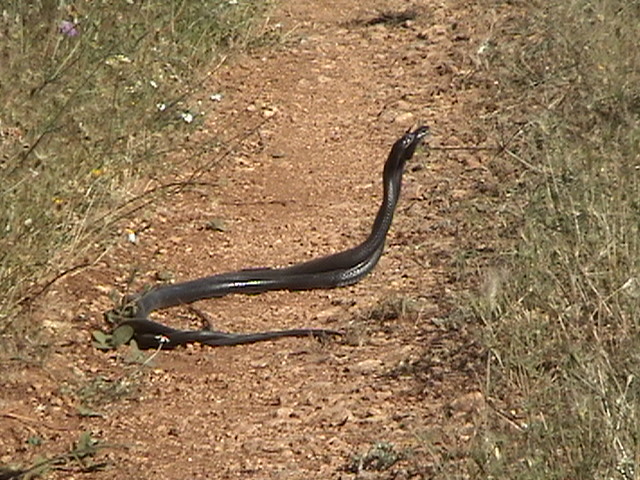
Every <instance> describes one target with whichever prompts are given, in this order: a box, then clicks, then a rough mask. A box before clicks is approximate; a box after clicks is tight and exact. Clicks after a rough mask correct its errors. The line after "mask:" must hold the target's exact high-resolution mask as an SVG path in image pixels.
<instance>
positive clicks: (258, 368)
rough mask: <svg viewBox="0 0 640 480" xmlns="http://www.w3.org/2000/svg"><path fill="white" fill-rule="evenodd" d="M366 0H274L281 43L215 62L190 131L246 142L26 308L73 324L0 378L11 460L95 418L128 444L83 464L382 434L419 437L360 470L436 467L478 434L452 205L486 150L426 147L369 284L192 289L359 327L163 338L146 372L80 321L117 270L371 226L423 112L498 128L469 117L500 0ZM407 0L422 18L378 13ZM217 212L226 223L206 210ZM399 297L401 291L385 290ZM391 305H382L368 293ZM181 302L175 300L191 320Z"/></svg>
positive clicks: (278, 470)
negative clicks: (201, 342) (205, 344)
mask: <svg viewBox="0 0 640 480" xmlns="http://www.w3.org/2000/svg"><path fill="white" fill-rule="evenodd" d="M361 3H362V2H355V1H348V0H334V1H323V2H296V1H289V0H282V1H281V2H279V6H278V7H277V10H276V12H275V13H274V16H273V18H272V22H274V23H275V22H279V23H280V24H281V28H282V31H283V32H285V34H284V42H283V44H282V45H280V46H277V47H276V48H273V47H272V46H269V47H268V48H265V49H264V50H259V51H257V52H256V53H255V54H252V55H249V56H246V57H244V58H239V59H236V60H234V61H233V62H232V63H230V64H228V65H225V66H223V67H222V68H221V69H220V70H219V71H218V72H217V73H216V74H215V75H214V76H213V77H212V78H213V79H212V81H211V83H210V84H209V85H207V87H206V89H205V91H204V92H203V99H205V102H206V98H207V97H208V96H209V95H211V94H212V93H218V92H220V93H222V94H223V99H222V101H221V102H220V103H216V104H215V105H214V106H213V107H211V108H212V111H211V112H209V115H208V117H207V120H206V124H205V125H204V126H203V131H202V132H201V133H200V134H199V136H201V137H204V138H206V137H207V136H211V135H218V136H220V137H222V138H225V139H230V138H234V137H236V136H240V137H241V138H242V141H241V143H240V145H239V146H238V148H237V149H236V151H235V153H234V154H233V155H232V156H230V157H227V158H226V159H224V160H223V161H222V162H221V163H220V165H219V168H218V167H217V168H216V169H214V171H212V172H210V173H209V174H207V176H206V178H204V180H206V181H207V182H209V183H210V184H211V185H214V186H215V187H214V188H211V187H207V186H202V187H197V188H194V189H192V190H190V191H185V192H183V193H180V194H177V195H174V196H172V197H171V198H170V199H168V201H167V202H166V203H164V204H161V205H158V206H156V208H155V211H153V212H147V213H146V214H145V215H141V216H140V217H139V218H136V219H133V220H132V221H131V223H130V224H128V225H123V228H124V227H126V226H129V227H131V228H133V229H135V230H137V231H138V244H137V245H132V244H130V243H127V242H126V241H124V240H123V241H122V242H121V243H120V244H119V245H118V247H117V248H115V249H113V250H112V251H110V252H109V253H108V255H107V256H106V257H105V258H104V259H103V260H102V261H101V262H100V264H99V265H97V266H95V267H93V268H91V269H89V270H85V271H83V272H81V273H79V274H77V275H75V276H72V277H69V278H68V279H66V280H65V281H64V282H61V283H60V284H59V285H56V287H55V288H54V289H52V291H51V292H50V293H49V294H48V296H47V298H46V300H45V301H46V303H47V313H46V314H44V313H43V312H42V311H41V312H38V311H36V312H34V315H41V316H42V315H44V321H45V322H46V324H47V325H49V326H50V328H51V331H52V332H53V335H52V338H56V339H57V338H61V340H60V341H58V340H56V341H55V343H53V344H52V347H51V356H50V357H49V359H50V361H49V362H48V363H47V365H45V366H44V367H42V366H37V365H33V366H29V365H26V366H25V365H22V364H20V368H19V369H16V371H15V372H13V371H12V372H9V373H8V374H7V376H6V379H5V380H3V382H4V385H3V386H2V388H3V389H4V390H5V392H11V393H9V394H8V395H6V397H5V398H4V399H3V403H2V405H1V406H0V413H3V414H5V416H4V417H3V418H2V419H1V420H0V422H1V424H2V428H1V429H0V433H1V436H2V440H0V461H1V462H3V463H9V462H12V461H16V459H17V460H18V461H21V462H25V461H28V460H29V459H32V458H34V457H35V456H36V455H37V454H39V453H46V454H51V452H64V451H66V450H67V449H68V445H69V443H70V442H71V441H72V440H73V439H76V438H77V437H78V435H79V434H80V432H82V431H89V432H91V434H92V435H93V436H94V437H95V438H98V439H103V440H105V441H107V442H109V443H111V444H118V445H125V446H127V448H126V449H121V448H116V449H113V450H109V451H108V452H107V453H101V454H100V458H101V459H103V460H105V461H107V462H109V466H108V468H107V469H106V470H105V471H104V472H96V473H94V474H92V478H168V479H182V478H184V479H187V478H189V479H191V478H212V479H223V478H229V479H231V478H234V479H235V478H256V479H266V478H269V479H273V478H283V479H284V478H286V479H309V478H317V479H328V478H353V477H354V474H353V473H350V472H347V471H345V466H346V465H347V464H348V463H349V461H350V459H351V458H352V456H353V455H355V454H364V453H366V452H368V451H369V450H370V449H371V447H372V445H374V444H375V443H376V442H389V443H392V444H393V445H394V446H395V447H394V448H395V451H396V452H403V451H406V452H408V451H411V452H412V454H411V455H409V456H408V458H406V459H404V460H402V461H401V462H399V463H398V464H396V465H395V466H394V467H392V468H391V469H390V470H388V471H381V472H376V471H365V472H362V473H360V475H359V478H413V477H415V478H418V477H420V476H433V475H436V474H437V473H438V472H441V469H442V468H444V467H443V466H442V465H443V464H442V463H441V461H442V458H443V456H449V457H451V456H452V455H453V456H454V458H455V455H456V454H457V453H456V452H458V449H459V448H460V447H462V446H464V445H466V444H467V442H468V441H469V440H470V438H472V436H473V433H474V422H475V421H476V420H477V416H478V415H479V412H480V411H481V408H480V405H481V403H482V397H481V395H480V394H479V393H478V390H479V388H480V387H479V385H480V379H479V378H478V376H477V372H478V367H477V361H478V358H477V355H476V353H475V352H474V351H473V348H471V347H472V346H473V344H472V343H470V341H469V339H468V338H467V337H466V336H465V332H466V328H465V327H464V326H460V325H454V322H452V321H451V318H450V313H451V312H450V309H449V301H450V298H451V296H450V293H451V291H454V290H457V289H459V288H461V287H460V286H459V285H458V284H457V283H456V270H455V256H456V254H457V253H456V252H457V251H458V249H459V248H460V246H466V247H468V248H475V247H478V245H474V239H472V238H468V237H465V232H464V219H465V215H466V214H465V212H461V211H460V210H459V208H458V207H457V204H458V202H459V201H460V200H461V199H463V198H468V197H470V196H473V195H478V189H477V186H478V185H479V184H482V185H485V184H486V183H487V182H490V181H491V178H489V177H488V175H489V174H488V173H487V171H486V170H485V169H484V168H483V162H486V160H487V159H486V158H483V157H482V156H480V154H479V153H473V154H469V153H464V154H463V153H456V154H455V155H453V154H451V155H445V154H444V153H443V152H441V151H438V152H432V153H431V154H430V155H427V153H425V152H424V151H423V152H422V153H419V154H418V155H417V156H416V158H415V159H414V161H413V163H412V165H411V166H410V167H409V169H408V171H407V173H406V175H405V181H404V186H403V189H404V190H403V197H402V199H401V203H400V206H399V209H398V211H397V213H396V219H395V221H394V225H393V226H392V230H391V232H390V236H389V238H388V242H387V248H386V251H385V254H384V256H383V258H382V260H381V261H380V263H379V265H378V266H377V268H376V270H375V271H374V273H373V274H372V275H370V276H369V277H367V278H366V279H365V280H364V281H363V282H361V283H360V284H358V285H356V286H354V287H349V288H344V289H338V290H332V291H317V292H301V293H288V292H277V293H269V294H264V295H259V296H250V297H241V296H239V297H231V298H225V299H221V300H216V301H210V302H202V303H201V304H199V305H198V306H199V307H201V308H202V309H203V310H204V311H206V312H207V313H208V314H209V315H210V316H211V317H212V318H213V319H214V322H215V325H216V327H217V328H221V329H224V330H229V331H258V330H267V329H276V328H293V327H301V326H317V327H328V328H340V329H345V330H346V331H348V332H349V333H350V335H349V338H348V339H347V340H346V341H344V342H330V343H328V344H326V345H320V344H318V343H317V342H315V341H313V340H307V339H291V340H283V341H279V342H276V343H265V344H259V345H253V346H247V347H239V348H220V349H203V348H200V347H192V348H186V349H181V350H178V351H175V352H171V353H161V354H160V355H159V356H158V357H157V358H156V359H155V366H154V368H153V369H145V371H144V373H141V374H135V373H134V372H135V371H136V369H137V368H138V367H135V366H133V367H132V366H128V365H127V364H126V363H125V362H124V353H122V352H118V353H117V354H116V353H103V352H100V351H97V350H95V349H93V348H91V346H90V345H89V343H88V341H87V337H88V335H89V332H90V331H91V329H92V328H96V327H99V326H101V325H102V323H101V312H102V311H104V310H105V309H107V308H108V307H110V302H109V299H108V297H107V295H106V293H107V292H108V290H109V289H111V288H114V287H116V288H118V289H123V288H124V281H125V278H126V276H127V275H128V273H129V272H130V270H131V269H132V268H134V267H135V268H139V269H140V272H139V277H138V283H136V287H135V288H140V287H141V286H142V285H143V284H144V283H146V282H148V283H152V282H154V281H155V277H156V276H157V274H158V273H159V272H165V271H170V272H171V273H172V274H173V275H174V277H175V278H176V279H177V280H185V279H190V278H195V277H198V276H201V275H205V274H210V273H212V272H218V271H226V270H233V269H236V268H243V267H249V266H267V265H282V264H289V263H294V262H298V261H301V260H305V259H309V258H312V257H315V256H318V255H322V254H327V253H331V252H335V251H339V250H342V249H344V248H346V247H349V246H352V245H354V244H356V243H358V242H359V241H361V239H363V238H364V237H365V236H366V235H367V233H368V231H369V229H370V226H371V223H372V219H373V217H374V215H375V212H376V209H377V206H378V204H379V202H380V197H381V171H382V165H383V162H384V159H385V158H386V155H387V153H388V150H389V148H390V146H391V144H392V143H393V141H395V139H396V138H398V137H399V136H400V135H401V134H402V133H403V132H404V130H406V128H408V127H410V126H412V125H414V124H418V123H420V124H422V123H424V124H428V125H431V126H432V128H433V132H434V139H433V143H435V144H448V145H461V144H476V143H481V142H483V141H485V138H483V136H482V134H481V133H480V129H478V130H475V129H474V128H472V127H471V125H472V124H474V123H476V122H474V119H473V116H474V115H476V113H474V114H473V115H472V106H476V107H477V105H478V104H479V102H478V98H479V97H480V96H481V95H483V94H484V92H485V86H484V84H483V79H482V74H481V73H480V72H479V71H478V70H477V68H478V66H479V62H480V61H481V59H480V58H477V52H478V49H479V47H480V46H481V45H482V44H483V42H485V41H486V40H487V38H488V37H487V35H488V33H487V32H488V29H489V22H490V20H491V18H489V15H488V14H485V13H484V12H483V11H482V9H481V8H480V7H479V6H477V5H475V4H472V3H470V2H456V1H453V0H452V1H444V2H429V1H423V2H412V3H411V4H409V3H407V2H405V1H399V0H397V1H396V0H379V1H376V2H372V3H371V2H370V3H369V4H368V5H367V6H366V7H361V6H359V5H360V4H361ZM409 11H411V12H413V13H415V18H411V19H405V20H403V19H400V20H398V21H397V22H396V21H395V20H396V19H395V18H394V17H393V15H386V16H385V15H381V13H389V14H390V13H396V14H398V13H403V12H405V13H407V12H409ZM493 15H494V16H495V15H498V13H495V12H494V13H493ZM258 125H261V126H259V127H258V128H257V129H255V128H254V127H256V126H258ZM247 132H252V133H250V134H249V133H247ZM185 170H186V171H189V166H185ZM214 218H220V219H223V220H224V222H225V224H226V230H225V231H223V232H220V231H214V230H208V229H205V228H203V227H204V226H205V225H206V223H207V222H208V221H210V220H212V219H214ZM122 237H123V238H124V235H122ZM394 298H395V299H398V298H399V299H403V302H401V308H398V307H397V304H398V302H396V308H395V310H394V309H392V308H391V309H390V308H389V305H391V304H393V302H390V301H389V299H394ZM385 305H386V306H387V310H388V311H391V313H387V314H386V317H385V316H383V318H380V315H376V311H372V309H374V310H376V308H377V310H378V311H379V310H380V309H381V307H384V306H385ZM394 311H395V314H394ZM177 313H179V312H175V311H174V312H170V314H166V316H165V319H166V321H167V322H171V323H172V324H173V325H175V324H179V323H180V322H182V323H183V324H184V325H189V324H191V325H193V322H194V320H193V319H191V320H190V319H188V318H186V317H180V316H178V315H177ZM176 317H178V318H176ZM100 378H101V379H102V380H99V379H100ZM89 385H92V386H93V390H87V386H89ZM78 386H84V387H85V390H84V391H83V393H81V394H80V395H79V394H78V390H77V388H78ZM119 388H121V389H123V390H126V391H127V392H128V391H130V390H133V393H129V394H128V395H126V396H125V398H123V399H119V400H117V401H116V400H114V401H109V402H103V403H99V404H98V405H97V406H96V407H95V410H96V412H97V413H98V414H99V416H96V417H87V416H82V417H81V416H78V407H79V406H80V404H81V403H82V399H83V398H84V399H85V400H86V399H92V400H93V401H95V400H96V398H99V397H101V396H106V397H107V399H108V398H109V397H108V396H109V395H115V394H116V393H117V390H118V389H119ZM83 395H84V397H83ZM25 398H27V399H28V401H26V402H25ZM43 422H46V424H44V423H43ZM29 436H37V437H38V438H40V439H41V440H42V442H43V444H42V446H41V447H40V450H38V448H35V447H32V446H28V445H26V444H25V443H24V439H25V438H27V437H29ZM3 450H4V451H7V452H8V453H6V454H2V451H3ZM461 461H463V460H461ZM450 464H451V460H449V463H447V465H450ZM447 468H449V467H447ZM460 471H461V472H462V471H464V468H463V467H462V466H461V467H460ZM51 476H52V478H72V477H70V476H69V474H68V473H66V472H55V473H52V474H51ZM80 476H81V475H79V474H78V475H77V477H76V478H79V477H80ZM82 478H85V477H82Z"/></svg>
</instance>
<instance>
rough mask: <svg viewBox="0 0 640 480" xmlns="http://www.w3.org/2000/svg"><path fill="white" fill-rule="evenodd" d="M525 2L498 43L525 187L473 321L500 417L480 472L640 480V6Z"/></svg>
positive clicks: (488, 436) (475, 454)
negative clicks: (483, 350) (477, 328)
mask: <svg viewBox="0 0 640 480" xmlns="http://www.w3.org/2000/svg"><path fill="white" fill-rule="evenodd" d="M515 3H516V4H517V6H519V7H520V8H522V9H523V10H524V14H523V15H522V16H521V17H520V18H512V19H511V20H509V23H507V24H506V25H503V26H502V29H503V30H502V31H501V32H497V33H498V34H497V35H496V42H493V43H490V44H488V45H487V52H489V53H488V63H487V66H488V68H489V70H490V71H492V72H493V74H494V75H495V80H496V81H497V85H498V86H497V87H496V88H497V92H496V97H495V99H496V101H497V102H498V109H497V115H495V116H494V118H495V119H496V125H497V131H500V132H502V131H512V132H517V133H516V135H515V136H514V137H513V138H512V141H511V142H510V143H509V145H508V146H507V148H508V151H507V152H505V155H506V158H507V159H508V160H509V161H510V162H511V163H512V164H513V165H515V166H517V174H516V175H513V176H512V178H511V181H510V183H508V184H505V186H504V190H503V191H502V196H501V198H500V199H499V201H497V202H496V204H495V212H494V213H495V216H494V217H492V216H491V215H489V216H488V217H492V218H493V219H498V223H502V224H503V225H507V227H506V228H504V229H503V231H502V232H501V237H502V239H503V241H502V244H501V245H499V246H497V247H498V253H496V254H495V256H493V257H492V258H490V259H489V261H488V262H487V263H489V264H490V265H491V268H485V270H486V271H487V272H489V273H488V274H487V278H486V281H485V288H483V289H482V291H483V293H482V294H481V296H480V297H479V298H477V299H476V302H475V305H474V308H473V309H472V311H471V312H470V313H471V317H472V318H473V319H475V321H476V322H477V323H478V324H479V325H480V327H481V331H482V335H483V342H484V345H485V347H486V352H487V355H488V358H487V359H486V371H485V372H484V381H485V387H484V388H485V392H484V393H485V398H486V399H487V400H488V403H489V406H490V409H489V414H488V416H487V417H486V419H485V420H483V421H482V422H481V424H479V425H478V426H477V428H478V430H477V431H478V435H477V436H476V439H475V442H474V445H473V449H472V451H471V457H470V458H471V460H470V465H471V471H472V472H475V473H474V476H476V477H477V478H496V479H513V478H518V479H553V478H557V479H564V478H601V479H632V478H638V476H639V475H640V468H639V465H638V459H639V457H638V452H640V50H639V49H638V25H640V3H638V2H637V1H631V2H628V1H621V0H570V1H566V2H515ZM482 216H483V217H485V221H488V220H486V218H488V217H487V216H486V215H482ZM486 260H487V259H486V258H485V259H484V260H483V261H485V262H486Z"/></svg>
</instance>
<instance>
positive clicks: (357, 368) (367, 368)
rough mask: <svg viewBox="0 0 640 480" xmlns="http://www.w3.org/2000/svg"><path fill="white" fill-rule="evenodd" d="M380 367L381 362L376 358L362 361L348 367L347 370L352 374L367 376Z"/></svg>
mask: <svg viewBox="0 0 640 480" xmlns="http://www.w3.org/2000/svg"><path fill="white" fill-rule="evenodd" d="M381 366H382V361H381V360H378V359H377V358H371V359H369V360H363V361H362V362H359V363H356V364H355V365H352V366H351V367H349V370H350V371H352V372H354V373H360V374H362V375H369V374H372V373H374V372H375V371H376V370H378V369H379V368H380V367H381Z"/></svg>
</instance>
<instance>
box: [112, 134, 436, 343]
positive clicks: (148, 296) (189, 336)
mask: <svg viewBox="0 0 640 480" xmlns="http://www.w3.org/2000/svg"><path fill="white" fill-rule="evenodd" d="M428 132H429V128H428V127H424V126H422V127H419V128H417V129H416V130H414V131H413V132H407V133H406V134H405V135H403V136H402V138H400V139H399V140H397V141H396V142H395V143H394V144H393V147H392V148H391V152H390V153H389V157H388V159H387V161H386V163H385V165H384V172H383V186H384V196H383V200H382V204H381V205H380V208H379V210H378V213H377V215H376V218H375V221H374V223H373V228H372V229H371V233H370V234H369V237H368V238H367V239H366V240H365V241H364V242H362V243H361V244H360V245H357V246H356V247H353V248H350V249H348V250H345V251H343V252H339V253H336V254H333V255H328V256H325V257H321V258H317V259H314V260H310V261H307V262H302V263H299V264H296V265H292V266H289V267H283V268H256V269H247V270H238V271H235V272H229V273H221V274H217V275H211V276H208V277H203V278H199V279H196V280H191V281H188V282H182V283H176V284H173V285H166V286H161V287H157V288H154V289H152V290H150V291H148V292H146V293H142V294H140V295H137V296H135V297H133V298H128V299H127V301H126V302H125V305H123V306H122V307H120V308H119V309H117V310H113V311H111V312H108V313H110V314H113V315H115V316H116V317H117V318H119V319H122V321H121V322H120V323H119V324H118V327H121V326H124V325H129V326H130V327H131V328H132V329H133V339H135V340H136V342H137V344H138V346H139V348H142V349H148V348H158V347H160V346H161V347H162V348H167V349H171V348H175V347H177V346H179V345H184V344H186V343H194V342H199V343H202V344H205V345H211V346H220V345H240V344H246V343H255V342H260V341H264V340H272V339H275V338H279V337H300V336H309V335H312V336H324V335H340V332H337V331H335V330H327V329H292V330H277V331H270V332H260V333H248V334H237V333H226V332H221V331H215V330H204V329H203V330H178V329H174V328H171V327H168V326H166V325H163V324H161V323H157V322H154V321H151V320H149V319H148V316H149V314H150V313H151V312H153V311H154V310H159V309H162V308H168V307H174V306H177V305H184V304H190V303H192V302H195V301H197V300H203V299H207V298H213V297H222V296H224V295H228V294H231V293H244V294H254V293H261V292H266V291H269V290H310V289H316V288H323V289H324V288H334V287H342V286H345V285H351V284H353V283H356V282H358V281H359V280H360V279H362V278H363V277H364V276H365V275H367V274H368V273H369V272H370V271H371V270H372V269H373V267H374V266H375V265H376V263H378V259H379V258H380V256H381V255H382V250H383V248H384V242H385V238H386V235H387V231H388V230H389V227H390V225H391V221H392V219H393V213H394V211H395V208H396V204H397V203H398V198H399V196H400V186H401V183H402V174H403V171H404V166H405V163H406V162H407V160H410V159H411V157H412V156H413V154H414V152H415V150H416V147H417V146H418V145H419V144H420V142H421V141H422V139H423V138H424V137H425V136H426V135H427V133H428Z"/></svg>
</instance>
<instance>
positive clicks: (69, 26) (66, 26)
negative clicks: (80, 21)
mask: <svg viewBox="0 0 640 480" xmlns="http://www.w3.org/2000/svg"><path fill="white" fill-rule="evenodd" d="M77 26H78V25H77V24H75V23H73V22H69V21H67V20H62V21H61V22H60V26H58V31H59V32H60V33H61V34H63V35H66V36H67V37H75V36H76V35H78V34H79V33H80V32H78V28H77Z"/></svg>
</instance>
